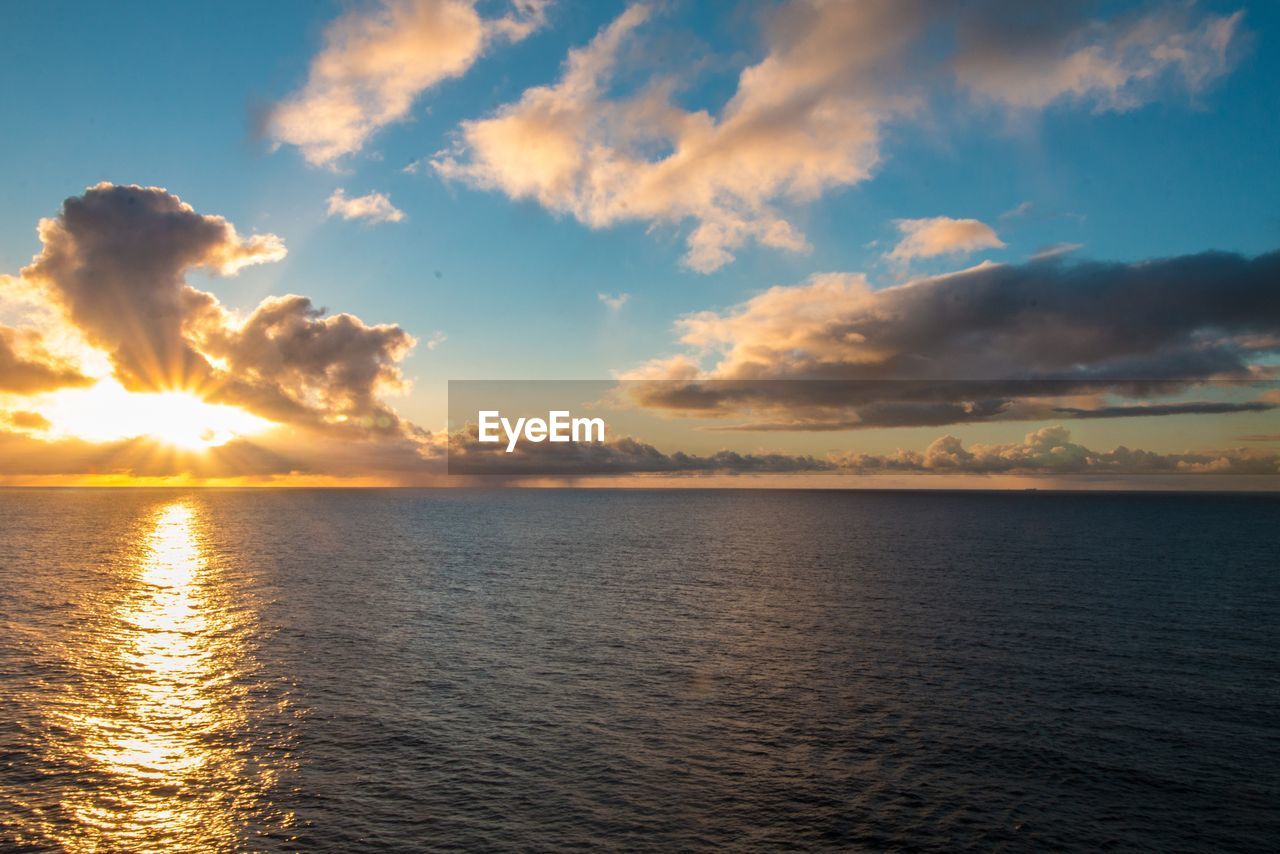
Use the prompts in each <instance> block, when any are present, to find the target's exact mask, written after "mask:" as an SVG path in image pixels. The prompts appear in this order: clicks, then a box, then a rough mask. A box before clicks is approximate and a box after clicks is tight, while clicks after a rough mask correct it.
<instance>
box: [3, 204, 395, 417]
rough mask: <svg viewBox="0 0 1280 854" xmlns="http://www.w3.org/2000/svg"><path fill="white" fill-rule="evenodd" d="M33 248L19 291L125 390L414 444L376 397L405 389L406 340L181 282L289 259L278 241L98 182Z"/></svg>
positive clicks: (342, 319)
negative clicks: (103, 356) (105, 363)
mask: <svg viewBox="0 0 1280 854" xmlns="http://www.w3.org/2000/svg"><path fill="white" fill-rule="evenodd" d="M40 236H41V239H42V240H43V241H44V246H43V249H42V250H41V252H40V254H39V255H38V256H37V257H36V259H35V260H34V261H33V262H32V264H31V265H30V266H28V267H26V268H25V269H24V270H23V271H22V277H23V279H24V280H26V282H28V283H29V284H32V285H34V286H36V288H38V289H39V290H41V291H42V292H43V293H44V294H45V295H46V296H47V297H48V299H49V300H50V301H51V302H52V303H53V304H55V305H56V306H57V307H58V308H60V309H61V311H62V312H63V314H64V315H65V317H66V319H67V321H68V322H69V323H70V324H71V325H72V326H73V327H75V329H76V330H77V331H78V332H79V333H81V334H82V335H83V336H84V337H85V338H86V339H87V341H88V342H89V343H90V344H91V345H93V346H95V347H97V348H100V349H102V350H104V351H105V352H106V353H107V354H108V356H109V357H110V359H111V363H112V366H113V370H114V373H115V375H116V377H117V378H118V379H119V380H120V382H121V383H122V384H123V385H124V386H125V387H126V388H128V389H131V390H134V391H165V390H173V389H181V390H190V391H193V392H195V393H197V394H199V395H200V396H201V397H203V398H205V399H207V400H210V401H214V402H221V403H232V404H236V405H238V406H241V407H243V408H245V409H247V410H249V411H251V412H254V413H255V414H258V415H261V416H263V417H266V418H269V419H271V420H273V421H276V422H281V423H285V424H293V425H302V426H308V427H311V428H316V429H324V430H329V431H336V432H341V433H345V434H382V435H405V436H409V437H413V436H415V435H417V434H419V433H420V431H418V430H417V428H415V427H413V426H412V425H410V424H408V423H407V422H404V421H403V420H402V419H401V418H399V416H397V415H396V413H395V412H394V410H392V409H391V408H390V407H389V406H387V405H386V404H385V403H383V402H382V401H381V399H380V395H382V394H384V393H388V392H394V391H399V390H401V389H403V388H404V386H405V382H404V379H403V377H402V376H401V374H400V370H399V367H398V366H399V362H400V360H402V359H403V358H404V357H405V355H406V354H407V353H408V352H409V350H410V349H411V348H412V346H413V344H414V339H413V338H412V336H410V335H409V334H408V333H407V332H405V331H404V330H403V329H401V328H400V327H398V326H394V325H389V324H382V325H370V324H366V323H364V322H363V321H361V320H360V319H359V318H357V317H354V316H352V315H349V314H336V315H333V316H325V312H324V310H323V309H320V308H317V307H315V306H314V305H313V304H312V302H311V300H310V299H308V298H307V297H305V296H298V295H288V296H283V297H269V298H267V299H265V300H263V302H262V303H261V304H260V305H258V306H257V307H256V308H255V309H254V310H253V311H252V312H251V313H250V314H249V315H248V316H247V317H245V318H240V317H238V316H236V315H234V314H232V313H231V312H229V311H228V310H227V309H225V308H224V307H223V306H222V305H221V304H220V303H219V301H218V299H217V298H216V297H215V296H214V295H213V294H211V293H208V292H206V291H202V290H198V289H196V288H194V287H192V286H191V285H189V284H188V283H187V282H186V275H187V274H188V273H189V272H191V271H192V270H195V269H206V270H209V271H211V272H213V273H216V274H220V275H232V274H234V273H236V272H237V271H238V270H240V269H241V268H243V267H245V266H246V265H250V264H258V263H264V262H269V261H274V260H278V259H280V258H282V257H284V254H285V249H284V245H283V243H281V241H280V240H279V238H277V237H275V236H274V235H269V234H267V235H254V236H252V237H242V236H240V235H239V234H238V233H237V232H236V230H235V228H234V227H233V226H232V225H231V224H230V223H229V222H227V221H226V220H225V219H223V218H222V217H218V216H210V215H206V214H200V213H197V212H196V211H195V210H194V209H193V208H192V207H191V206H190V205H188V204H186V203H185V202H183V201H182V200H181V199H179V198H178V197H177V196H175V195H173V194H172V193H169V192H168V191H166V190H163V189H160V188H157V187H138V186H115V185H112V184H99V185H97V186H95V187H92V188H90V189H89V190H87V191H86V192H85V193H84V195H83V196H77V197H73V198H70V199H67V200H66V201H65V202H64V203H63V207H62V212H61V213H60V214H59V215H58V216H57V217H55V218H53V219H46V220H43V221H42V222H41V224H40ZM3 358H4V353H3V351H0V360H2V359H3ZM2 366H3V362H0V367H2ZM6 373H10V372H6Z"/></svg>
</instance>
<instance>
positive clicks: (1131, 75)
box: [430, 0, 1240, 273]
mask: <svg viewBox="0 0 1280 854" xmlns="http://www.w3.org/2000/svg"><path fill="white" fill-rule="evenodd" d="M1060 5H1061V6H1063V7H1066V6H1068V5H1070V4H1060ZM1073 9H1074V7H1072V9H1065V8H1063V9H1059V8H1058V7H1055V8H1054V9H1052V10H1040V11H1037V12H1035V13H1034V14H1028V13H1027V11H1026V6H1025V4H1023V3H1015V2H1011V0H989V2H984V3H966V4H960V3H936V2H931V0H863V2H858V3H838V2H822V0H793V2H789V3H786V4H783V5H782V6H780V7H777V8H775V9H773V10H771V11H770V12H769V13H768V14H765V15H763V16H762V20H763V43H764V54H763V56H762V58H760V59H759V60H758V61H755V62H753V63H752V64H749V65H747V66H746V67H744V68H743V69H742V70H741V72H740V74H739V76H738V80H737V86H736V88H735V90H734V92H733V94H732V95H731V96H730V97H729V98H728V99H727V100H726V101H725V102H724V103H722V104H720V105H719V106H718V107H717V108H714V109H687V108H685V107H683V106H681V105H680V104H679V103H678V95H679V94H680V92H679V89H680V85H681V82H682V81H681V79H680V77H679V72H678V71H674V70H672V69H670V68H662V69H649V72H650V74H649V76H648V77H647V78H643V79H642V80H641V81H640V82H639V83H638V84H637V83H636V82H635V81H634V80H633V79H632V78H633V77H634V76H635V75H634V71H635V69H634V68H633V67H632V63H631V62H629V61H628V60H629V59H630V54H628V53H627V48H628V47H629V46H631V45H633V44H635V43H636V42H637V41H638V40H640V39H643V38H644V37H645V33H646V27H647V26H650V25H652V19H654V18H655V17H657V16H656V14H655V13H654V11H653V8H652V7H650V6H648V5H643V4H641V5H635V6H632V7H630V8H628V9H627V10H626V11H625V12H624V13H623V14H621V15H620V16H619V17H618V18H617V19H616V20H614V21H613V22H612V23H611V24H609V25H608V26H607V27H605V28H604V29H603V30H601V31H600V33H599V34H598V35H596V37H595V38H594V39H593V40H592V41H591V42H590V43H589V44H587V45H586V46H584V47H580V48H577V49H575V50H572V51H570V53H569V55H568V58H567V59H566V61H565V64H564V69H563V71H562V73H561V76H560V78H559V79H558V80H557V81H555V82H554V83H551V84H549V85H540V86H534V87H531V88H529V89H527V90H525V92H524V93H523V94H522V95H521V97H520V98H519V99H518V100H516V101H514V102H512V103H508V104H506V105H505V106H503V107H501V108H499V109H498V110H497V111H496V112H494V113H493V114H492V115H489V116H487V117H483V118H479V119H475V120H470V121H464V122H463V123H462V124H461V126H460V127H459V129H458V132H457V135H456V139H455V140H454V144H453V145H452V146H451V147H449V148H447V149H445V150H444V151H441V152H438V153H437V154H436V155H435V156H434V157H432V158H431V159H430V163H431V165H432V167H433V168H434V169H435V170H436V172H437V173H439V174H440V175H441V176H443V177H444V178H446V179H449V180H456V181H462V182H465V183H467V184H470V185H471V186H474V187H477V188H481V189H487V190H495V191H498V192H502V193H504V194H506V195H507V196H509V197H511V198H513V199H531V200H534V201H536V202H538V203H539V204H540V205H542V206H543V207H545V208H546V209H548V210H550V211H553V212H555V213H557V214H566V215H569V216H572V217H573V218H574V219H576V220H578V221H579V222H581V223H583V224H584V225H586V226H588V227H590V228H596V229H598V228H607V227H611V226H614V225H617V224H619V223H625V222H644V223H649V224H663V225H671V226H674V227H683V226H685V225H688V226H689V227H690V231H689V233H688V235H687V238H686V246H687V251H686V253H685V255H684V259H683V261H684V263H685V265H687V266H688V267H690V268H691V269H693V270H696V271H699V272H703V273H709V272H712V271H714V270H717V269H719V268H720V267H722V266H724V265H725V264H727V263H729V262H730V261H732V260H733V259H734V256H735V253H736V252H738V251H739V250H740V249H741V248H742V247H744V246H746V245H747V244H750V243H756V244H759V245H761V246H767V247H770V248H774V249H782V250H787V251H791V252H803V251H806V250H807V249H808V248H809V244H808V241H807V239H806V238H805V236H804V234H803V233H802V232H801V230H800V229H799V227H798V226H797V225H796V222H795V220H796V219H797V217H796V216H795V215H794V214H793V213H792V210H793V209H795V208H797V207H799V206H802V205H805V204H808V203H810V202H812V201H814V200H815V199H817V198H819V197H820V196H822V195H823V194H824V193H827V192H830V191H832V190H836V189H839V188H842V187H850V186H853V185H856V184H858V183H860V182H862V181H865V180H867V179H868V178H869V177H871V176H872V174H873V173H874V172H875V169H876V168H877V166H878V165H879V164H880V162H881V161H882V159H883V154H882V146H883V141H884V137H885V132H886V129H887V128H888V127H889V126H890V125H891V124H892V123H894V122H901V121H904V120H907V119H909V118H911V117H914V116H918V115H920V114H922V113H923V112H924V111H925V110H926V108H927V107H928V105H929V93H930V92H931V91H932V92H945V91H948V90H949V87H951V86H955V85H958V86H959V87H960V91H962V92H968V93H972V94H973V95H975V96H976V97H978V98H980V99H982V100H985V101H992V102H997V103H1000V104H1003V105H1007V106H1014V107H1030V106H1045V105H1047V104H1049V103H1051V102H1054V101H1056V100H1059V99H1069V100H1074V101H1080V102H1086V103H1092V104H1094V105H1095V106H1099V105H1103V106H1106V107H1108V108H1113V109H1120V108H1127V107H1130V106H1136V105H1137V104H1139V103H1141V102H1143V101H1144V100H1149V99H1150V98H1153V97H1155V96H1156V95H1158V94H1159V92H1160V89H1161V87H1160V85H1159V84H1160V83H1161V81H1162V80H1164V79H1165V78H1167V77H1168V76H1169V75H1170V74H1172V73H1174V72H1176V76H1177V77H1178V78H1179V80H1180V81H1181V82H1182V83H1183V84H1184V85H1185V86H1186V87H1188V88H1190V89H1192V90H1194V91H1199V90H1200V89H1201V88H1203V87H1204V86H1206V85H1208V84H1209V83H1210V82H1211V81H1212V80H1214V79H1216V78H1217V77H1220V76H1221V75H1222V74H1225V73H1226V71H1227V70H1228V69H1229V67H1230V57H1231V48H1232V46H1233V45H1234V44H1235V42H1236V41H1237V33H1238V30H1239V20H1240V19H1239V16H1238V15H1236V16H1230V17H1227V18H1219V17H1214V16H1205V17H1203V18H1200V19H1193V16H1192V15H1191V14H1190V13H1189V12H1186V13H1182V14H1175V13H1161V14H1159V15H1152V16H1148V17H1146V18H1137V19H1134V20H1122V21H1089V20H1083V19H1081V18H1079V16H1078V13H1077V12H1075V11H1073ZM1028 19H1030V20H1032V21H1033V22H1034V26H1031V27H1025V26H1015V25H1014V24H1012V23H1011V22H1016V21H1025V20H1028ZM938 33H942V34H943V35H944V36H945V35H947V34H950V35H951V36H953V38H951V39H950V40H949V41H948V40H947V39H946V38H945V37H936V35H937V34H938ZM1028 40H1030V41H1029V44H1030V45H1031V46H1030V47H1028V46H1027V43H1028ZM926 43H928V44H926ZM940 45H950V46H951V47H950V49H951V50H952V52H951V53H949V54H947V55H946V56H945V58H943V59H942V60H935V59H931V58H930V55H931V54H932V53H936V50H937V48H938V46H940ZM926 48H927V49H926ZM945 49H947V48H944V50H945ZM1006 55H1007V56H1011V57H1015V59H1012V60H1010V61H1009V63H1006V64H1002V63H1001V57H1003V56H1006ZM1024 66H1025V67H1024ZM940 81H941V83H942V85H935V84H938V83H939V82H940ZM972 239H976V240H977V242H978V244H979V245H995V244H993V243H991V242H990V241H991V240H993V239H994V238H993V237H991V236H989V235H982V236H979V237H975V238H972ZM960 245H963V244H960Z"/></svg>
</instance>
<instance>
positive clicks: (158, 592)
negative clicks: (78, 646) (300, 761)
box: [39, 500, 287, 851]
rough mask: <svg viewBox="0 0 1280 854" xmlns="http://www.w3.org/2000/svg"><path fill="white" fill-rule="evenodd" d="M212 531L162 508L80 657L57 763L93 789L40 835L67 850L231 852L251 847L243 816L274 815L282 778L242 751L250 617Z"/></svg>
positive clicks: (183, 507) (193, 511) (142, 533)
mask: <svg viewBox="0 0 1280 854" xmlns="http://www.w3.org/2000/svg"><path fill="white" fill-rule="evenodd" d="M204 524H205V523H204V521H203V518H202V514H201V512H200V510H199V508H198V507H197V506H196V505H195V504H194V502H192V501H190V500H178V501H173V502H170V503H166V504H163V505H160V506H159V507H158V508H157V509H155V511H154V512H153V514H152V515H151V517H150V518H149V519H148V520H146V522H145V524H144V525H142V526H141V528H140V529H139V531H138V533H137V537H136V541H135V542H134V543H133V544H132V546H131V554H132V559H131V560H129V561H127V562H126V565H125V566H124V567H122V570H123V571H124V573H125V575H126V577H125V578H123V579H122V581H123V584H121V585H120V587H119V588H118V590H119V593H118V594H117V595H113V596H107V597H105V600H106V601H104V602H103V609H102V611H101V612H100V613H98V614H95V615H93V616H92V617H91V618H90V622H91V623H94V624H96V625H97V627H98V628H97V631H96V634H95V635H94V637H93V639H92V640H91V641H90V645H89V648H88V649H84V650H80V651H79V652H78V654H76V655H75V656H74V657H71V660H70V663H71V665H72V667H73V668H74V669H75V670H76V671H77V672H76V673H75V674H74V677H75V678H74V679H73V680H72V684H73V685H74V686H75V689H74V690H73V691H72V692H71V694H70V696H68V697H66V698H64V701H63V702H61V703H59V704H58V706H57V708H56V710H54V711H53V713H52V714H51V716H50V717H51V720H50V721H49V724H50V734H51V738H50V748H51V752H52V753H53V754H54V755H53V756H51V757H50V759H51V760H52V763H51V764H53V765H54V766H55V767H57V766H61V767H72V768H77V769H79V771H80V776H81V777H82V778H83V779H82V781H81V782H80V784H79V785H75V786H72V787H69V788H68V789H66V790H65V791H66V794H65V797H64V800H63V802H62V803H61V804H60V805H59V810H58V811H59V812H60V813H61V814H62V816H63V818H64V820H62V821H49V822H47V823H42V824H43V827H41V828H39V830H40V831H41V833H40V835H41V836H43V837H44V838H45V839H56V840H57V842H58V843H59V844H60V845H61V847H63V848H64V849H66V850H69V851H125V850H129V851H132V850H191V851H197V850H230V849H232V848H238V847H241V846H244V845H246V844H250V841H249V840H245V839H241V838H240V836H239V833H240V830H241V829H242V828H243V827H244V824H245V822H243V821H242V820H241V819H242V818H243V816H244V815H245V814H246V813H247V812H256V811H259V810H261V809H264V808H269V804H267V803H266V792H267V790H268V789H269V787H270V785H271V784H272V782H273V780H274V779H275V773H276V772H275V771H274V770H272V769H270V768H265V767H262V766H261V765H258V763H257V762H255V761H254V759H253V758H252V756H251V754H250V752H249V751H248V750H246V749H244V748H246V747H247V745H246V744H244V742H245V741H246V740H247V739H246V738H245V733H246V732H247V731H248V730H249V728H250V727H251V724H252V722H251V721H250V720H249V719H248V715H247V714H246V705H245V703H244V702H243V701H244V700H245V695H246V692H247V691H248V685H249V682H250V680H249V678H248V676H249V675H250V674H251V672H252V668H253V662H252V656H251V655H250V654H249V652H248V650H247V649H246V647H245V644H244V638H245V636H246V628H247V627H246V626H244V625H242V624H241V622H242V621H243V620H246V619H248V617H246V616H245V612H244V611H243V610H237V609H236V608H234V607H231V606H230V603H229V602H227V601H226V600H225V593H226V591H225V590H224V589H222V585H221V580H220V578H219V576H218V571H217V569H216V567H214V566H213V565H211V562H210V560H209V558H208V555H207V554H206V552H205V548H204V545H203V543H204V540H205V539H206V538H205V531H204V530H203V527H202V526H203V525H204ZM50 818H52V817H50ZM65 819H70V820H69V821H67V820H65ZM286 823H287V822H286Z"/></svg>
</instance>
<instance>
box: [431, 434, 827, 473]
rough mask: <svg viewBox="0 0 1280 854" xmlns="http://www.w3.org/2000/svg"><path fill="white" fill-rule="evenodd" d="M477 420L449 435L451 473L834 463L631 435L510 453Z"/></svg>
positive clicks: (802, 468) (779, 469)
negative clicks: (662, 446) (704, 451)
mask: <svg viewBox="0 0 1280 854" xmlns="http://www.w3.org/2000/svg"><path fill="white" fill-rule="evenodd" d="M477 436H478V431H477V428H476V425H475V424H468V425H467V426H466V427H465V428H463V429H461V430H457V431H455V432H454V433H452V434H451V435H450V436H449V446H448V455H449V473H450V474H451V475H459V474H462V475H505V476H509V477H522V476H531V475H547V474H553V475H573V476H584V475H608V474H687V473H707V474H709V473H740V474H745V473H753V474H787V473H796V472H814V471H831V470H833V469H834V468H835V467H836V465H835V464H834V463H832V462H831V461H828V460H822V459H818V458H816V457H812V456H792V455H788V454H776V453H762V454H760V453H757V454H751V453H748V454H743V453H739V452H737V451H728V450H725V451H718V452H716V453H714V454H709V455H698V454H687V453H684V452H683V451H676V452H675V453H671V454H667V453H664V452H662V451H660V450H658V449H657V448H655V447H654V446H653V445H650V444H647V443H645V442H641V441H638V440H636V439H633V438H631V437H622V438H620V439H614V440H611V441H608V442H602V443H598V444H595V443H592V444H585V443H570V444H564V445H552V444H549V443H541V444H530V443H524V444H522V445H519V446H518V447H517V449H516V451H515V452H513V453H506V451H505V449H504V448H503V447H502V446H501V445H500V444H499V445H495V444H492V443H483V442H480V441H479V440H478V438H477Z"/></svg>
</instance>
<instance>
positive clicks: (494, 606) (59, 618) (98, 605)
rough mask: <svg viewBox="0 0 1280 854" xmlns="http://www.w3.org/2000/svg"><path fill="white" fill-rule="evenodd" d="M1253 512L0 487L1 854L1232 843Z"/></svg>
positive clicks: (1257, 676)
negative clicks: (42, 853)
mask: <svg viewBox="0 0 1280 854" xmlns="http://www.w3.org/2000/svg"><path fill="white" fill-rule="evenodd" d="M1277 534H1280V498H1277V497H1265V496H1254V497H1249V496H1205V495H1202V496H1176V495H1081V494H1075V495H1066V494H1050V493H1029V494H973V493H968V494H939V493H934V494H929V493H822V492H750V491H593V490H583V491H541V490H536V491H535V490H530V491H504V492H480V491H324V490H316V491H310V490H304V491H269V490H268V491H203V492H202V491H153V490H123V491H111V490H65V491H60V490H47V491H46V490H40V491H21V490H10V491H0V848H4V849H15V848H16V849H20V850H22V849H29V850H70V851H130V850H160V849H173V850H264V851H273V850H308V851H314V850H331V851H357V850H421V849H465V850H493V849H522V850H530V849H533V850H543V849H564V848H611V849H619V848H621V849H650V850H660V851H671V850H681V849H699V848H707V847H721V848H730V849H738V850H744V849H778V848H815V849H845V850H847V849H859V848H866V849H894V850H939V851H943V850H945V851H956V850H966V849H974V850H1027V851H1042V850H1050V849H1085V850H1099V849H1117V850H1126V849H1134V850H1147V851H1150V850H1163V851H1172V850H1202V851H1228V850H1252V851H1267V850H1272V851H1273V850H1276V849H1277V847H1280V655H1278V654H1280V545H1278V544H1277Z"/></svg>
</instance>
